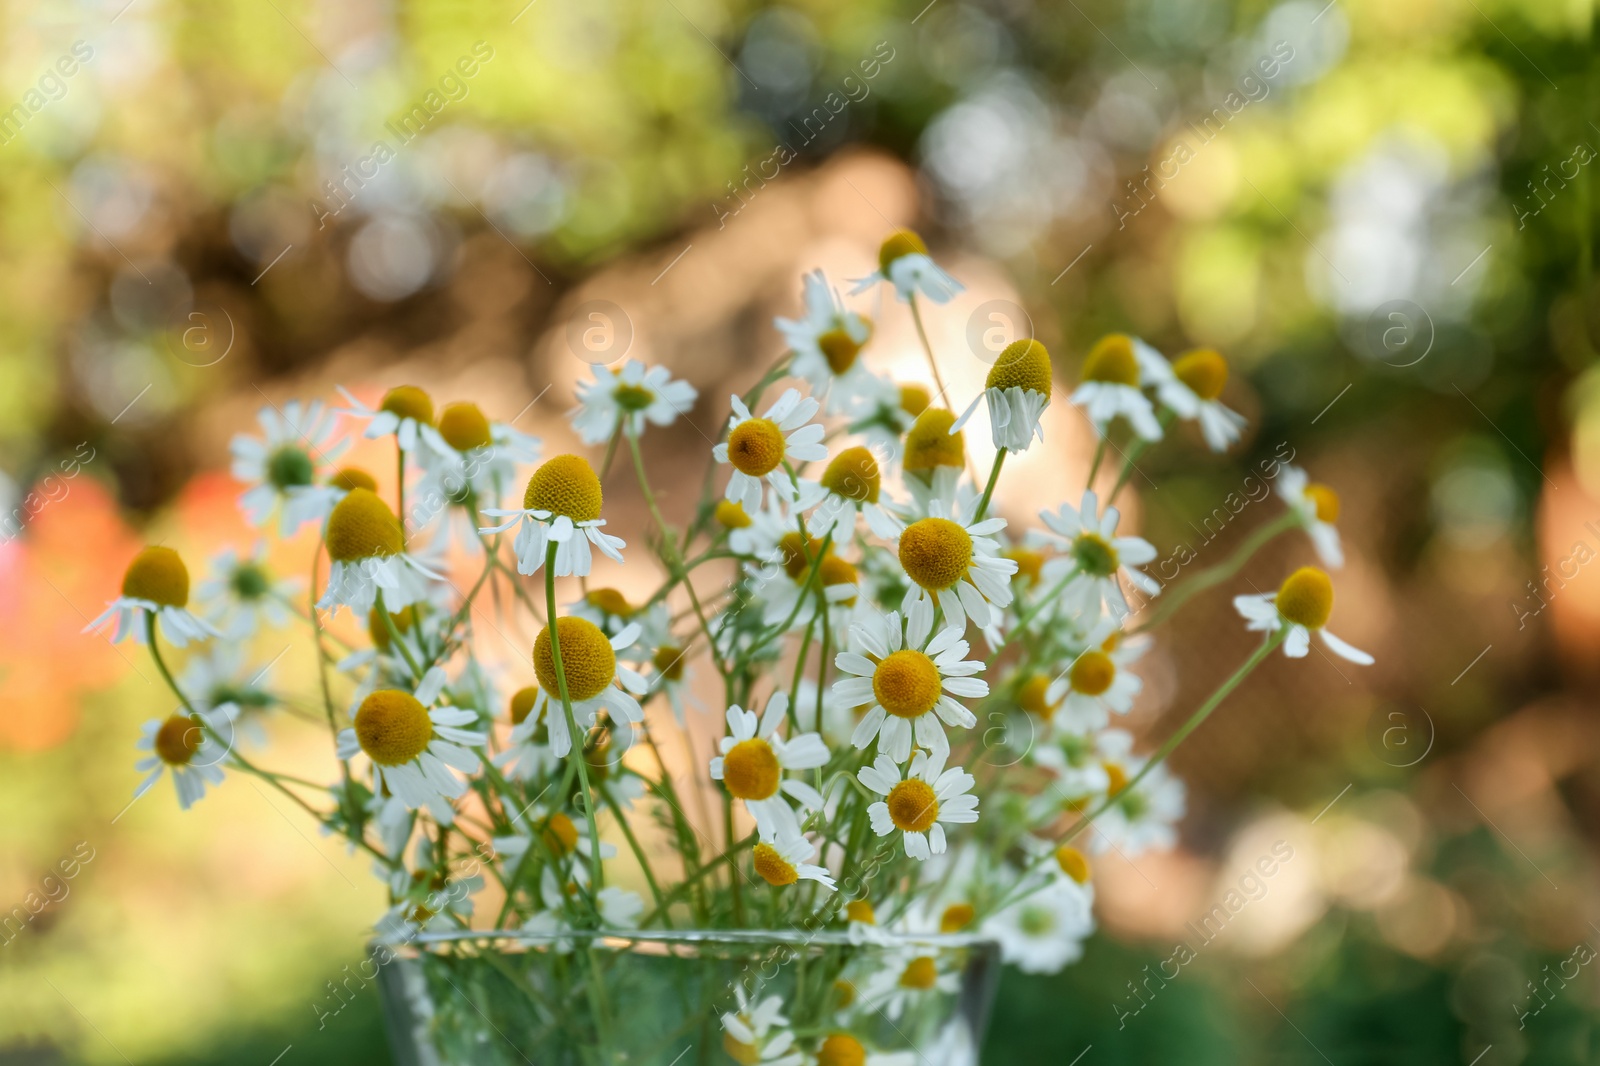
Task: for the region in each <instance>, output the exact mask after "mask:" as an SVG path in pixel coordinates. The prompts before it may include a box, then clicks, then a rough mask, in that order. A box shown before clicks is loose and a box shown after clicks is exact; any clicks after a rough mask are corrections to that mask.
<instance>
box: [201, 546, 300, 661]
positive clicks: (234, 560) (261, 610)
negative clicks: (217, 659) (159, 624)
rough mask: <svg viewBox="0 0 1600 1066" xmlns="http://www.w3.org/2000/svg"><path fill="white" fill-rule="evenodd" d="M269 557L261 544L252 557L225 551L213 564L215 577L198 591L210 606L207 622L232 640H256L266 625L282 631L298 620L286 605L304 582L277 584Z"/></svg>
mask: <svg viewBox="0 0 1600 1066" xmlns="http://www.w3.org/2000/svg"><path fill="white" fill-rule="evenodd" d="M266 555H267V546H266V544H264V543H262V542H261V541H257V542H256V546H255V549H254V550H253V551H252V552H251V553H250V554H249V555H248V556H241V555H240V554H239V552H238V551H236V550H235V549H234V548H232V547H228V548H224V549H223V550H222V551H220V552H218V553H217V555H216V556H215V557H214V558H213V559H212V560H211V568H212V576H211V577H208V578H206V579H205V580H204V581H202V582H200V584H199V585H197V586H196V587H195V593H196V595H197V596H199V598H200V601H201V602H202V603H207V604H209V605H210V608H209V610H207V612H206V614H207V621H209V622H210V623H211V624H212V625H214V626H216V627H217V629H218V631H219V632H221V633H222V635H223V636H225V637H227V638H228V639H229V640H245V639H248V638H249V637H253V636H255V635H256V632H257V631H258V630H259V629H260V628H261V625H262V623H265V624H266V625H267V627H268V628H270V629H281V628H282V627H284V626H286V625H288V624H289V622H290V620H291V619H292V618H293V617H294V614H293V612H291V611H290V610H289V608H288V606H287V604H286V603H285V602H284V601H285V600H287V599H288V598H289V597H290V596H291V595H293V594H294V593H295V592H297V591H298V590H299V587H300V582H299V581H298V580H296V579H294V578H283V579H281V580H274V579H273V577H272V574H271V572H269V571H268V570H267V567H266Z"/></svg>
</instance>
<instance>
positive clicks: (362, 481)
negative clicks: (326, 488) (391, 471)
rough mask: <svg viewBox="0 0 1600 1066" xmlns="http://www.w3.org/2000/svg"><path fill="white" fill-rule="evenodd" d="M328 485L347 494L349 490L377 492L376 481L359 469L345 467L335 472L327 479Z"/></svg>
mask: <svg viewBox="0 0 1600 1066" xmlns="http://www.w3.org/2000/svg"><path fill="white" fill-rule="evenodd" d="M328 484H330V485H332V486H333V487H334V488H336V489H343V490H344V491H346V492H349V491H350V490H351V489H366V490H367V491H368V492H377V491H378V480H377V479H376V478H374V477H373V476H372V475H371V474H369V473H367V472H366V471H365V470H362V469H361V468H360V467H356V466H347V467H345V468H344V469H342V470H339V471H337V472H336V473H335V474H334V475H333V476H332V477H330V478H329V479H328Z"/></svg>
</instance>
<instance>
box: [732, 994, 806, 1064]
mask: <svg viewBox="0 0 1600 1066" xmlns="http://www.w3.org/2000/svg"><path fill="white" fill-rule="evenodd" d="M733 991H734V996H735V998H736V999H737V1001H738V1004H739V1009H738V1010H737V1011H728V1012H726V1013H725V1014H723V1016H722V1049H723V1051H725V1052H727V1054H728V1057H729V1058H731V1059H733V1061H734V1062H738V1063H744V1064H748V1066H801V1063H802V1062H803V1061H804V1056H802V1055H801V1054H800V1052H799V1051H797V1050H795V1046H794V1032H793V1030H791V1029H789V1027H788V1026H789V1019H788V1018H786V1017H784V1014H783V1000H782V999H781V998H779V997H778V996H768V997H767V998H766V999H764V1000H762V1001H761V1002H760V1003H753V1002H751V1000H750V997H749V996H748V995H747V994H746V993H745V990H744V986H743V985H742V984H736V985H734V986H733Z"/></svg>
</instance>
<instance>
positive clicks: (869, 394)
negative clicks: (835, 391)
mask: <svg viewBox="0 0 1600 1066" xmlns="http://www.w3.org/2000/svg"><path fill="white" fill-rule="evenodd" d="M928 404H929V394H928V390H927V389H926V388H924V387H923V386H921V385H896V384H895V383H894V382H893V381H891V380H890V379H889V378H886V377H880V376H878V375H877V374H870V375H868V376H867V377H866V378H864V379H863V380H862V382H861V385H860V387H859V388H858V390H857V398H856V409H855V410H854V411H853V412H852V413H851V415H850V423H849V425H848V426H847V427H846V429H847V431H848V432H850V433H856V434H859V435H860V436H861V437H862V438H864V440H865V443H866V446H867V447H868V448H871V449H872V450H873V451H874V452H875V453H877V454H879V455H882V456H884V457H885V458H887V459H898V458H899V457H900V446H901V440H902V438H904V437H905V435H906V431H907V430H909V429H910V428H911V423H912V422H914V421H915V420H916V417H917V416H918V415H920V414H921V413H922V412H923V411H926V410H927V409H928Z"/></svg>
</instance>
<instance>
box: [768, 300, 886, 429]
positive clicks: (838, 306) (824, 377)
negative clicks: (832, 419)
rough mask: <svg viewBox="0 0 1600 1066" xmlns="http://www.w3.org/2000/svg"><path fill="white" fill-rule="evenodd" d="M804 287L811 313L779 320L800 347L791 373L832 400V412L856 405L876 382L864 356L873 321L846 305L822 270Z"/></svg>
mask: <svg viewBox="0 0 1600 1066" xmlns="http://www.w3.org/2000/svg"><path fill="white" fill-rule="evenodd" d="M804 287H805V306H806V314H805V317H804V318H802V319H799V320H795V319H792V318H779V319H775V320H774V322H773V324H774V325H776V326H777V327H778V332H779V333H782V334H783V337H784V339H785V340H786V341H788V342H789V347H790V348H791V349H792V350H793V351H794V359H793V361H792V362H791V363H790V364H789V372H790V373H791V374H793V375H794V376H795V377H797V378H804V379H805V380H806V381H808V382H810V383H811V390H812V391H813V392H814V393H816V394H817V396H819V397H822V398H825V399H826V400H827V401H828V410H829V412H831V413H837V412H840V411H847V410H854V409H855V408H856V407H857V406H858V405H859V403H860V399H861V396H862V394H863V392H864V391H865V390H866V389H867V388H869V387H870V382H868V381H867V379H868V378H869V377H871V372H870V371H868V370H867V368H866V366H865V364H863V363H862V362H861V360H860V355H861V349H862V347H863V346H864V345H865V344H866V343H867V340H868V338H870V337H871V336H872V322H871V321H870V320H868V319H867V318H866V317H865V316H863V315H858V314H856V313H855V312H854V311H847V310H845V307H844V302H843V301H842V300H840V299H839V294H838V293H837V292H835V291H834V290H833V289H832V288H831V287H830V286H829V285H828V279H827V278H826V277H824V276H823V273H822V271H820V270H813V271H812V272H811V273H809V274H807V275H806V276H805V282H804Z"/></svg>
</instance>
